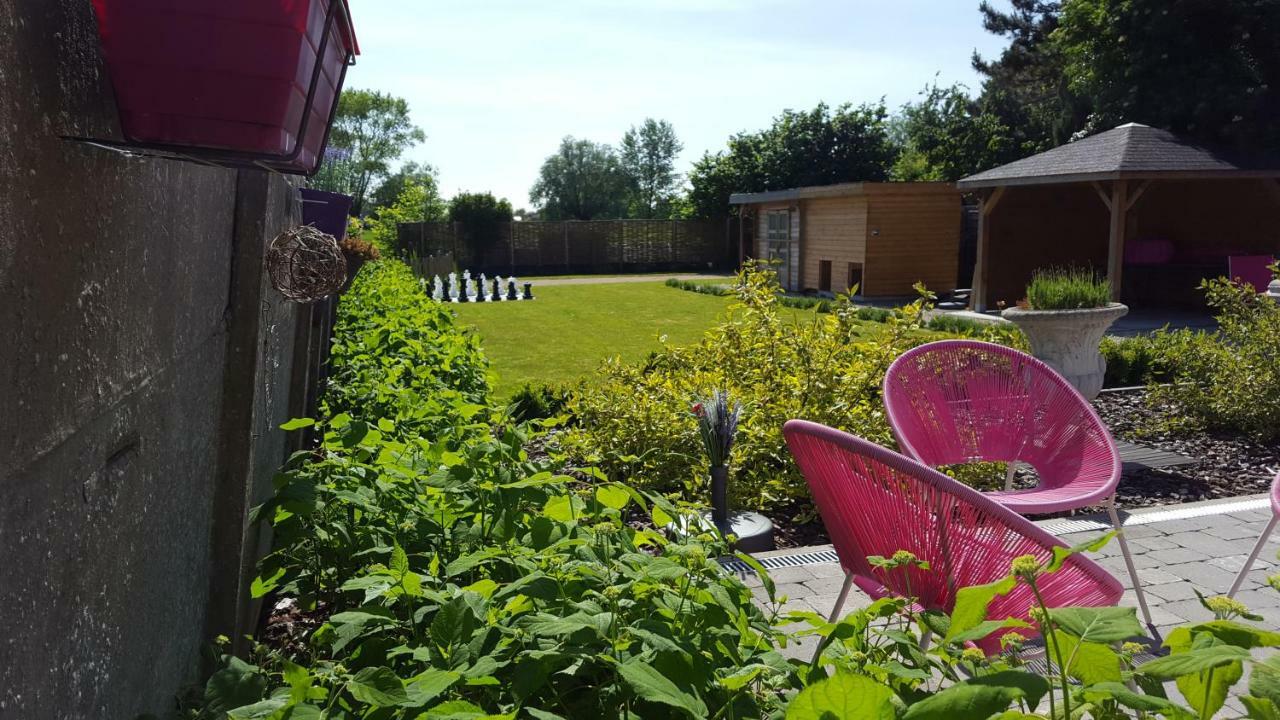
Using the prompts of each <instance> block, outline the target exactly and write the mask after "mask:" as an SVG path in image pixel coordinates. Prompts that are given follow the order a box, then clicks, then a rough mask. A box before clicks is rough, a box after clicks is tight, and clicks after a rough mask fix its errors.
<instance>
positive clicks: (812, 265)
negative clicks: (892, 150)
mask: <svg viewBox="0 0 1280 720" xmlns="http://www.w3.org/2000/svg"><path fill="white" fill-rule="evenodd" d="M729 202H730V203H731V204H733V205H738V206H740V212H741V213H742V214H743V217H744V218H751V219H752V220H751V223H750V224H752V225H753V226H754V227H755V228H756V233H755V244H754V247H753V248H752V250H753V251H754V254H755V256H756V257H759V258H767V259H771V260H776V261H778V262H779V263H780V264H779V266H778V279H779V281H780V282H781V283H782V286H783V287H784V288H785V289H787V290H789V291H792V292H803V291H818V292H845V291H846V290H848V289H849V288H850V287H853V286H855V285H856V286H858V287H859V294H860V295H863V296H866V297H894V296H910V295H913V294H914V292H915V291H914V290H913V289H912V286H913V285H914V284H915V283H917V282H923V283H924V284H925V285H926V286H927V287H928V288H929V289H930V290H933V291H934V292H939V293H947V292H951V291H952V290H954V289H955V286H956V273H957V264H958V262H959V246H960V226H961V208H960V192H959V191H958V190H957V189H956V188H955V186H954V185H952V184H951V183H892V182H880V183H873V182H866V183H842V184H838V185H818V186H812V187H802V188H794V189H791V190H776V191H771V192H758V193H735V194H734V195H732V196H731V197H730V198H729ZM743 224H744V225H746V224H748V223H747V222H746V221H744V223H743Z"/></svg>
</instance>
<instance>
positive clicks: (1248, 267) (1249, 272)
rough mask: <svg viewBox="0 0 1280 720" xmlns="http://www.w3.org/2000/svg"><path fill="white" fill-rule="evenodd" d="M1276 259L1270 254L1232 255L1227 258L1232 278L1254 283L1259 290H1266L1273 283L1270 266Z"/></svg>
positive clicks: (1228, 269)
mask: <svg viewBox="0 0 1280 720" xmlns="http://www.w3.org/2000/svg"><path fill="white" fill-rule="evenodd" d="M1275 261H1276V259H1275V258H1274V257H1272V256H1270V255H1231V256H1230V257H1228V258H1227V272H1228V273H1229V277H1230V278H1231V279H1232V280H1239V281H1241V282H1244V283H1246V284H1248V285H1252V286H1253V289H1254V290H1257V291H1258V292H1266V291H1267V285H1269V284H1270V283H1271V270H1269V269H1268V266H1269V265H1271V264H1272V263H1274V262H1275Z"/></svg>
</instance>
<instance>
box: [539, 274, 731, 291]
mask: <svg viewBox="0 0 1280 720" xmlns="http://www.w3.org/2000/svg"><path fill="white" fill-rule="evenodd" d="M668 278H675V279H677V280H723V281H725V282H733V276H732V275H699V274H697V273H693V274H690V273H656V274H653V275H592V276H590V277H543V278H536V277H535V278H526V279H527V280H529V282H532V283H533V286H534V287H535V288H536V287H546V286H548V285H613V284H616V283H642V282H666V281H667V279H668Z"/></svg>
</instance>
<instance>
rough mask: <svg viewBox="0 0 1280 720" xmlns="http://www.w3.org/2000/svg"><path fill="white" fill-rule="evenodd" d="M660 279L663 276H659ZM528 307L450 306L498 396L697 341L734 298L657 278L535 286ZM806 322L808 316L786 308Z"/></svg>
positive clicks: (491, 304)
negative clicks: (468, 330) (469, 332)
mask: <svg viewBox="0 0 1280 720" xmlns="http://www.w3.org/2000/svg"><path fill="white" fill-rule="evenodd" d="M663 279H664V280H665V276H664V277H663ZM533 290H534V295H535V296H536V297H537V299H536V300H534V301H533V302H515V303H511V302H503V303H469V304H465V305H464V304H456V305H454V306H453V307H454V308H455V309H456V310H457V312H458V317H459V319H460V320H461V321H462V322H463V323H465V324H467V325H470V326H472V327H474V328H476V330H477V331H478V332H479V333H480V337H481V340H482V341H483V343H484V351H485V354H486V355H488V356H489V360H490V362H491V363H492V366H493V369H494V371H495V372H496V373H497V375H498V380H497V385H496V387H495V388H494V391H495V395H497V396H498V397H504V398H505V397H509V396H510V395H511V394H512V393H514V392H515V391H516V390H519V389H520V387H521V386H522V385H524V384H525V383H527V382H544V383H545V382H569V381H573V380H576V379H578V378H580V377H583V376H585V375H587V374H589V373H591V372H593V371H595V370H596V369H597V368H598V367H599V366H600V364H601V363H602V362H603V361H604V360H605V359H606V358H608V357H612V356H620V357H621V358H622V359H623V360H626V361H634V360H640V359H642V358H644V356H645V355H647V354H648V353H649V352H650V351H651V350H656V349H658V348H659V347H661V344H662V343H661V341H660V340H659V337H660V336H664V335H665V336H666V338H667V340H668V341H669V342H672V343H675V344H678V345H683V344H689V343H692V342H695V341H697V340H698V339H699V338H701V337H702V334H703V333H704V332H705V331H706V330H707V329H709V328H710V327H712V326H713V325H714V324H715V322H716V320H717V319H718V318H720V317H722V316H723V314H724V311H725V308H727V307H728V306H729V305H730V304H731V303H732V302H733V298H729V297H715V296H712V295H703V294H700V293H692V292H687V291H684V290H678V289H675V288H669V287H667V286H666V285H664V284H663V283H662V282H661V281H658V280H655V281H654V282H652V283H648V282H644V283H616V284H599V285H548V286H545V287H538V286H537V285H536V284H535V285H534V288H533ZM789 312H792V313H794V314H795V315H796V316H797V317H800V316H803V317H812V315H811V313H810V312H809V311H794V310H792V311H789Z"/></svg>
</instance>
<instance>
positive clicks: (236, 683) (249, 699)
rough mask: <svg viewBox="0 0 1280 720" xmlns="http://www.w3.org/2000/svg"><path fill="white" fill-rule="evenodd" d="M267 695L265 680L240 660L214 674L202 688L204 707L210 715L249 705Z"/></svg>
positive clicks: (237, 659) (253, 668)
mask: <svg viewBox="0 0 1280 720" xmlns="http://www.w3.org/2000/svg"><path fill="white" fill-rule="evenodd" d="M266 694H267V678H266V677H265V676H264V675H263V674H262V673H261V672H260V671H259V670H258V668H256V667H254V666H252V665H250V664H248V663H246V662H245V661H243V660H241V659H240V658H234V657H233V658H231V660H230V661H229V662H228V665H227V667H225V668H223V669H221V670H219V671H217V672H215V673H214V674H213V675H212V676H211V677H210V678H209V682H207V683H205V686H204V706H205V709H206V710H208V711H210V712H212V713H215V714H217V713H222V712H226V711H228V710H231V709H232V708H238V707H243V706H245V705H250V704H253V703H256V702H258V701H259V700H261V699H263V697H264V696H265V695H266Z"/></svg>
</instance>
